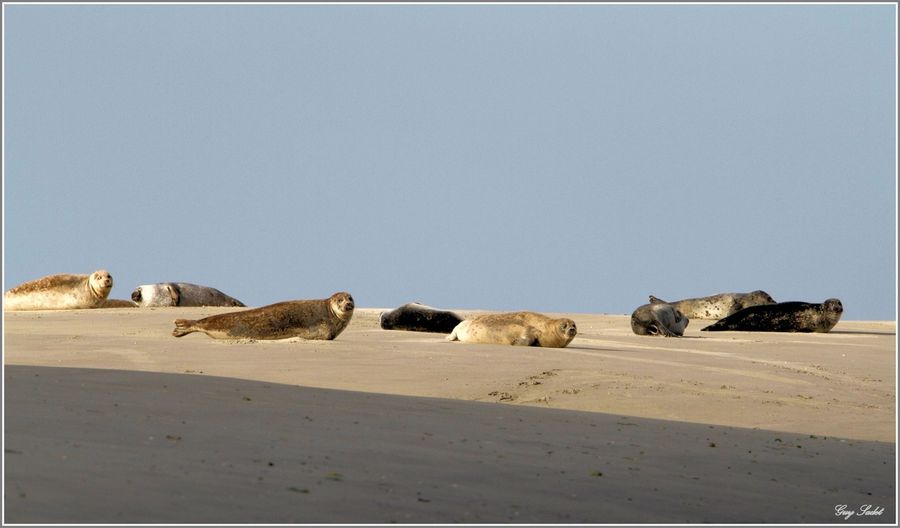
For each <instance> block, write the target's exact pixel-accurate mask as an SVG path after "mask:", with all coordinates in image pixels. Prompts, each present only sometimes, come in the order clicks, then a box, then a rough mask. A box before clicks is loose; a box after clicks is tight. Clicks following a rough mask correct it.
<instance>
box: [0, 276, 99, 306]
mask: <svg viewBox="0 0 900 528" xmlns="http://www.w3.org/2000/svg"><path fill="white" fill-rule="evenodd" d="M112 287H113V280H112V275H110V274H109V272H108V271H106V270H103V269H101V270H97V271H95V272H93V273H91V274H90V275H72V274H60V275H48V276H46V277H41V278H40V279H35V280H33V281H29V282H26V283H24V284H20V285H18V286H16V287H15V288H12V289H11V290H9V291H8V292H6V293H4V294H3V309H4V310H11V311H14V310H73V309H78V308H97V307H98V306H100V305H101V304H102V303H103V302H104V301H105V300H106V298H107V297H108V296H109V292H110V290H112Z"/></svg>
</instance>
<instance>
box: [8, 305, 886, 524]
mask: <svg viewBox="0 0 900 528" xmlns="http://www.w3.org/2000/svg"><path fill="white" fill-rule="evenodd" d="M226 311H233V309H227V308H153V309H104V310H73V311H65V312H16V313H5V314H4V319H5V328H4V337H5V347H4V370H5V376H4V382H5V384H6V387H5V406H4V408H5V446H4V447H5V453H4V461H5V466H4V467H5V473H4V480H5V511H4V521H5V522H12V523H18V522H23V523H35V522H45V523H179V522H185V523H187V522H194V523H197V522H210V523H222V522H225V523H248V522H252V523H266V522H270V523H322V522H341V523H393V522H401V523H403V522H406V523H488V522H499V523H643V522H646V523H700V522H713V523H721V522H747V523H759V522H779V523H800V522H807V523H808V522H812V523H843V522H876V523H893V522H895V519H896V486H895V485H896V447H895V446H896V437H895V430H896V379H895V373H896V357H897V346H896V343H897V341H896V325H895V323H894V322H854V321H842V322H840V323H839V324H838V325H837V327H836V328H835V329H834V330H833V331H832V332H831V333H829V334H774V333H771V334H765V333H738V332H723V333H714V334H708V333H706V332H700V331H699V329H700V328H702V327H703V326H704V325H705V324H704V322H703V321H692V322H691V324H690V326H689V327H688V330H687V332H686V334H685V337H684V338H668V339H667V338H656V337H643V336H636V335H634V334H633V333H632V332H631V329H630V326H629V324H628V317H627V316H625V315H587V314H549V315H556V316H562V315H565V316H567V317H571V318H572V319H574V320H575V321H576V323H577V325H578V329H579V335H578V337H576V338H575V340H574V341H573V342H572V343H571V344H570V345H569V346H568V347H567V348H564V349H542V348H519V347H505V346H493V345H467V344H461V343H450V342H446V341H444V339H443V336H441V335H438V334H426V333H413V332H399V331H384V330H381V329H380V328H378V323H377V314H378V313H379V311H380V310H377V309H358V310H357V311H356V313H355V314H354V318H353V321H352V322H351V324H350V326H349V327H348V328H347V330H345V331H344V333H343V334H341V335H340V336H339V337H338V338H337V339H336V340H335V341H329V342H299V341H288V342H264V341H259V342H222V341H216V340H212V339H209V338H208V337H206V336H205V335H202V334H191V335H188V336H186V337H183V338H180V339H176V338H174V337H172V336H171V335H170V332H171V330H172V328H173V325H172V321H173V320H174V319H175V318H181V317H186V318H199V317H203V316H206V315H211V314H214V313H222V312H226ZM462 313H463V314H465V313H467V312H465V311H463V312H462ZM841 512H843V513H841Z"/></svg>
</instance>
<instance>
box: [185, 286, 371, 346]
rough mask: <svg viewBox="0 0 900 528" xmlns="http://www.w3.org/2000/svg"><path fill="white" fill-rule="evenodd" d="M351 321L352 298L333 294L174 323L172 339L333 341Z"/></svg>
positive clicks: (347, 294)
mask: <svg viewBox="0 0 900 528" xmlns="http://www.w3.org/2000/svg"><path fill="white" fill-rule="evenodd" d="M351 317H353V297H351V296H350V294H349V293H346V292H339V293H335V294H334V295H332V296H331V297H329V298H327V299H317V300H312V301H285V302H280V303H275V304H270V305H268V306H262V307H260V308H253V309H251V310H244V311H241V312H229V313H224V314H219V315H211V316H209V317H205V318H203V319H199V320H196V321H192V320H189V319H176V320H175V330H173V331H172V335H173V336H175V337H181V336H183V335H187V334H190V333H191V332H204V333H206V335H208V336H209V337H212V338H214V339H287V338H290V337H299V338H302V339H325V340H328V339H334V338H335V337H337V336H338V334H340V333H341V332H343V331H344V328H346V327H347V324H348V323H349V322H350V318H351Z"/></svg>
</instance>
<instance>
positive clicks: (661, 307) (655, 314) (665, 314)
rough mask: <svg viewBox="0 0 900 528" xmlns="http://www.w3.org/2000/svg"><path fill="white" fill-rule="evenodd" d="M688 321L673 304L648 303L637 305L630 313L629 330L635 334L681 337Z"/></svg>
mask: <svg viewBox="0 0 900 528" xmlns="http://www.w3.org/2000/svg"><path fill="white" fill-rule="evenodd" d="M689 322H690V319H688V318H687V317H685V315H684V314H683V313H681V312H680V311H679V310H678V309H677V308H675V306H674V305H671V304H668V303H650V304H645V305H643V306H639V307H638V308H637V309H636V310H635V311H634V312H633V313H632V314H631V331H632V332H634V333H635V334H637V335H651V336H654V335H658V336H663V337H681V336H683V335H684V329H685V328H687V325H688V323H689Z"/></svg>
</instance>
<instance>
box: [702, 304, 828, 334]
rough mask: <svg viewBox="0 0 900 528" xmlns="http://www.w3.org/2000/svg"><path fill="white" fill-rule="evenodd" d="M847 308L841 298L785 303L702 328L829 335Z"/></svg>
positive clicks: (753, 309) (753, 308)
mask: <svg viewBox="0 0 900 528" xmlns="http://www.w3.org/2000/svg"><path fill="white" fill-rule="evenodd" d="M843 313H844V305H843V304H841V301H840V300H838V299H826V300H825V302H823V303H821V304H816V303H807V302H796V301H793V302H783V303H775V304H766V305H761V306H751V307H749V308H744V309H743V310H741V311H739V312H737V313H735V314H731V315H729V316H728V317H725V318H724V319H720V320H718V321H716V322H715V323H713V324H711V325H709V326H707V327H706V328H701V329H700V331H701V332H704V331H705V332H718V331H722V330H736V331H742V332H821V333H825V332H829V331H831V329H832V328H834V325H836V324H837V322H838V321H840V319H841V315H843Z"/></svg>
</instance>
